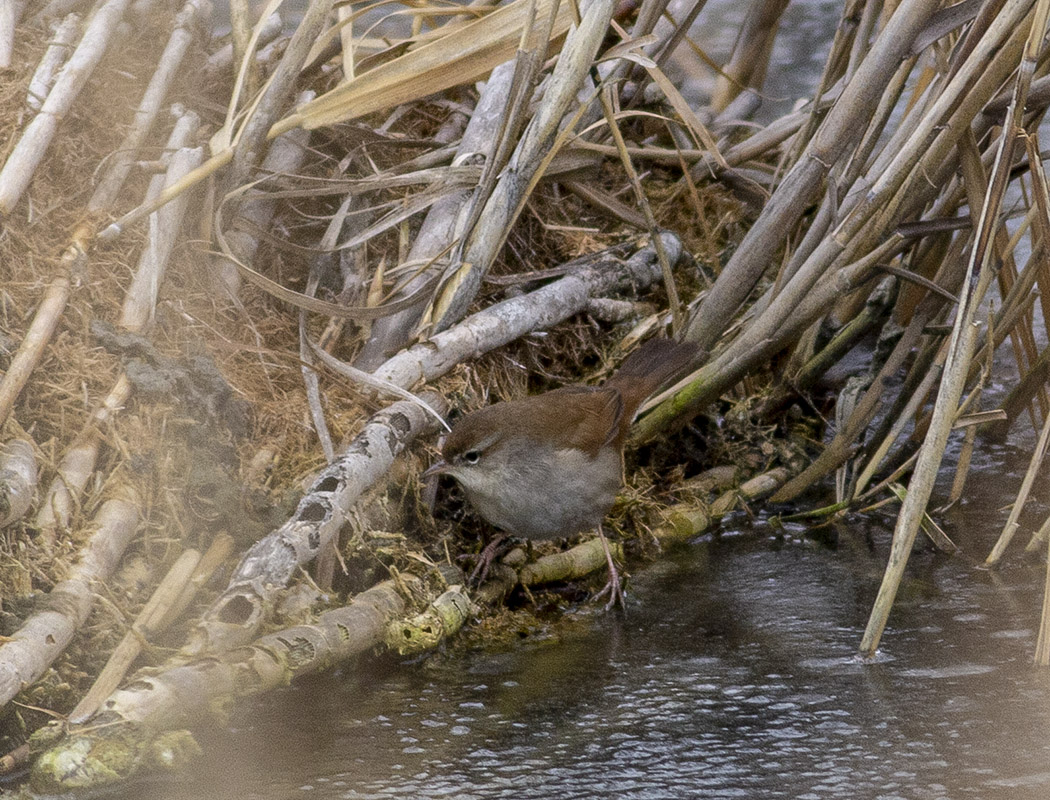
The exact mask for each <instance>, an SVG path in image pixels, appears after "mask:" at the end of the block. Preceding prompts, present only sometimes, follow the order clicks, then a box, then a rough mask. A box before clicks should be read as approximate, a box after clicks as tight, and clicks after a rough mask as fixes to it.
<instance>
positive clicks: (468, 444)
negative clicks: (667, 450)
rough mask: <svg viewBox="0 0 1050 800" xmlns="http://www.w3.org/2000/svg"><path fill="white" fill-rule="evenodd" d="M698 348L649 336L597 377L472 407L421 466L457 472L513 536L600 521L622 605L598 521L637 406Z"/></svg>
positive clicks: (619, 471)
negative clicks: (434, 457)
mask: <svg viewBox="0 0 1050 800" xmlns="http://www.w3.org/2000/svg"><path fill="white" fill-rule="evenodd" d="M695 353H696V347H695V346H694V345H693V344H691V343H681V342H676V341H673V340H671V339H662V338H661V339H651V340H649V341H648V342H646V343H645V344H644V345H642V347H641V348H639V349H638V350H637V351H636V352H634V353H633V354H631V356H629V357H628V358H627V360H626V361H624V363H623V366H621V367H620V370H619V372H617V373H616V374H615V375H613V377H612V378H610V379H609V380H608V381H606V382H605V383H604V384H603V385H601V386H567V387H564V388H562V389H555V390H554V391H550V392H546V393H544V394H539V395H532V396H530V397H525V398H522V399H520V400H510V401H508V402H504V403H496V404H495V405H491V406H488V407H486V408H482V409H479V410H478V411H474V412H472V413H470V414H467V415H466V416H464V417H463V418H462V419H460V420H459V421H458V422H457V423H456V425H455V426H454V427H453V428H452V431H451V433H449V435H448V437H447V438H446V439H445V443H444V447H443V448H442V453H441V454H442V459H443V460H441V461H439V462H437V463H436V464H434V465H433V466H432V467H431V468H430V469H428V470H427V471H426V472H425V473H424V475H425V476H429V475H451V476H452V477H453V478H455V479H456V480H457V481H459V483H460V485H461V486H462V487H463V491H464V493H465V494H466V496H467V499H468V500H469V501H470V502H471V504H472V505H473V506H474V507H475V508H476V509H477V510H478V513H480V514H481V516H482V517H484V518H485V519H486V520H488V521H489V522H491V523H492V524H493V525H495V526H496V527H498V528H502V529H503V530H504V531H505V532H506V533H507V534H509V535H511V536H516V537H521V538H524V539H541V540H542V539H557V538H561V537H567V536H572V535H573V534H576V533H580V532H581V531H585V530H591V529H597V531H598V536H599V537H600V538H601V542H602V546H603V547H604V549H605V556H606V558H607V559H608V562H609V584H608V585H607V586H606V587H605V589H604V590H603V591H602V593H601V594H604V593H605V591H609V592H611V595H612V596H611V597H610V598H609V604H608V605H607V606H606V608H609V607H611V606H612V605H613V604H614V603H616V602H617V601H618V602H620V604H621V605H623V602H624V597H623V589H622V588H621V585H620V578H619V574H618V573H617V571H616V565H615V564H614V563H613V559H612V554H611V553H610V552H609V544H608V542H607V541H606V539H605V535H604V533H602V529H601V522H602V520H603V519H604V518H605V515H606V513H608V511H609V509H610V508H612V504H613V501H614V500H615V499H616V495H617V493H618V492H619V491H620V486H621V485H622V484H623V447H624V443H625V442H626V440H627V431H628V429H629V428H630V425H631V421H632V420H633V419H634V415H635V413H636V412H637V411H638V408H639V407H640V406H641V405H642V403H643V402H644V401H645V399H646V398H647V397H649V395H651V394H652V393H653V392H654V391H656V389H658V388H660V386H661V385H663V384H664V383H666V382H667V381H668V380H669V379H670V378H672V377H673V376H675V375H676V374H677V373H679V372H681V371H682V370H683V369H684V368H685V367H686V366H687V365H688V364H689V362H690V361H691V360H692V359H693V357H694V354H695ZM501 538H502V537H501ZM497 541H498V540H497ZM491 548H492V545H490V546H489V548H486V551H487V552H488V554H489V558H491V552H493V551H492V550H491ZM483 557H484V556H483ZM600 596H601V595H599V597H600Z"/></svg>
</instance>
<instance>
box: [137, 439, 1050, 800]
mask: <svg viewBox="0 0 1050 800" xmlns="http://www.w3.org/2000/svg"><path fill="white" fill-rule="evenodd" d="M991 458H992V459H993V460H995V458H996V457H995V456H994V455H993V456H992V457H991ZM984 466H985V467H992V466H993V465H992V464H990V463H989V464H985V465H984ZM986 474H994V469H991V470H989V472H988V473H986ZM1010 483H1011V484H1012V485H1014V486H1016V483H1014V482H1013V481H1011V482H1010ZM981 484H983V486H977V487H975V492H977V491H982V490H988V489H994V490H996V491H998V490H1001V489H1002V488H1004V487H1002V486H999V487H995V486H994V482H992V481H989V480H988V479H987V478H985V479H984V480H983V481H982V482H981ZM996 505H997V503H995V502H990V501H989V498H987V497H983V496H981V495H978V494H974V493H971V501H970V503H969V505H968V506H967V507H964V508H963V509H961V510H960V511H958V512H955V513H954V516H953V518H954V525H953V526H952V527H951V529H950V533H951V534H952V535H954V536H955V537H956V538H957V540H959V543H960V544H962V545H964V548H965V550H966V552H969V553H973V554H974V559H973V560H970V559H968V558H967V557H965V556H962V557H960V556H956V557H952V558H948V557H945V556H942V555H938V554H936V553H933V552H932V551H930V550H925V549H923V550H920V551H919V552H917V553H916V555H915V557H914V558H913V562H912V567H911V568H910V571H909V577H908V580H907V583H906V585H905V586H904V587H903V588H902V591H901V596H900V599H899V600H898V604H897V606H896V609H895V611H894V614H893V616H892V618H891V630H890V631H889V632H888V633H887V636H886V637H885V639H884V642H883V654H882V656H881V657H880V659H879V660H878V661H877V662H876V663H861V662H859V661H857V660H856V659H855V658H854V656H853V654H854V651H855V649H856V647H857V644H858V642H859V640H860V635H861V632H862V630H863V626H864V624H865V622H866V619H867V614H868V612H869V610H870V604H871V601H872V599H873V597H874V593H875V591H876V589H877V587H878V581H879V578H880V577H881V572H882V569H883V566H884V564H885V557H886V547H887V544H888V538H889V523H888V522H887V521H886V520H878V521H874V522H873V521H870V520H869V521H867V522H865V521H853V522H852V523H850V524H846V525H842V526H840V527H838V528H836V529H833V530H830V531H825V532H824V534H825V535H824V536H823V539H822V540H821V541H817V540H814V539H813V538H809V537H806V536H802V535H801V533H802V531H801V530H793V531H788V532H786V533H782V534H780V535H777V534H776V533H775V531H774V529H773V528H772V527H771V526H769V525H766V524H763V523H761V522H760V523H756V524H755V525H753V526H750V527H749V528H746V529H740V532H739V533H737V534H734V535H730V536H725V537H723V538H722V539H720V540H717V541H708V542H699V543H696V544H694V545H692V546H690V547H688V548H686V549H684V550H682V551H681V552H679V553H677V554H676V555H675V556H673V557H672V558H670V559H668V560H666V561H664V562H662V563H660V564H659V565H657V566H654V567H651V568H649V569H647V570H646V571H645V572H644V573H643V574H641V575H639V576H637V577H636V580H635V587H634V600H635V603H634V605H633V607H632V608H631V609H630V613H629V614H628V615H627V617H626V619H623V620H621V619H617V618H616V617H614V616H612V615H609V616H606V615H596V614H591V613H589V612H588V613H582V614H580V615H579V616H578V617H577V618H575V619H573V620H571V621H570V622H569V624H567V625H563V626H559V627H558V628H557V633H554V632H552V633H551V635H550V636H549V637H546V638H542V637H541V638H540V639H539V640H536V639H530V640H527V641H525V642H524V643H523V644H522V646H520V647H518V648H515V649H514V650H513V651H511V652H504V653H497V654H492V653H473V654H467V655H462V656H456V657H450V658H446V659H444V660H441V663H430V664H428V665H414V666H409V667H407V668H395V665H394V664H393V663H389V664H386V665H384V666H381V667H379V668H377V669H376V670H375V673H377V674H372V675H368V676H357V677H351V676H348V675H343V676H335V675H332V676H326V677H323V678H320V679H317V680H314V681H312V682H309V683H308V684H304V685H302V686H298V687H295V688H292V689H289V690H288V691H286V692H283V693H281V694H280V695H279V696H278V697H276V698H268V699H267V700H265V701H263V702H262V703H261V704H260V705H259V706H257V707H255V708H254V709H252V710H251V712H250V713H245V714H243V715H241V716H240V717H239V720H238V722H237V723H236V724H237V725H239V726H240V727H237V728H235V730H233V731H232V732H229V731H222V732H215V733H213V734H211V735H209V736H207V737H206V738H205V739H204V741H203V743H204V744H205V746H206V748H207V750H208V754H207V756H206V758H205V760H204V762H203V763H202V764H201V766H200V767H199V769H198V770H196V771H195V773H194V775H192V776H190V777H189V778H187V779H185V780H184V781H179V782H176V783H166V784H162V785H159V786H158V785H156V784H152V785H149V786H138V787H134V788H132V789H131V790H129V791H130V794H131V795H135V796H148V797H156V798H179V799H180V800H181V798H191V797H192V798H200V797H207V798H215V800H219V798H261V799H265V800H277V798H299V797H302V798H318V799H319V800H320V798H325V800H327V799H328V798H438V797H454V798H605V797H613V796H616V797H625V798H647V799H651V800H657V799H658V798H682V797H704V798H757V797H762V798H765V797H785V798H822V797H861V798H920V799H922V798H958V797H980V798H1045V797H1047V796H1048V795H1050V739H1048V737H1047V732H1048V731H1050V676H1048V675H1046V674H1044V673H1042V672H1039V671H1036V670H1035V669H1034V668H1033V667H1032V666H1031V657H1032V652H1033V649H1034V643H1035V635H1036V631H1037V629H1038V613H1039V605H1040V602H1041V591H1042V580H1043V573H1042V567H1041V566H1039V565H1036V564H1025V563H1022V562H1021V561H1020V559H1015V560H1014V561H1013V563H1011V564H1008V565H1007V566H1006V567H1005V568H1003V569H1001V570H999V571H996V572H989V571H986V570H982V569H978V568H977V567H976V566H974V563H973V561H976V560H979V557H980V556H983V554H984V553H985V552H986V550H987V547H986V546H987V545H989V544H990V542H991V540H992V539H993V538H994V535H996V533H997V530H998V528H997V524H1001V516H1000V514H999V513H998V512H997V511H996V510H995V508H996ZM432 661H433V660H432Z"/></svg>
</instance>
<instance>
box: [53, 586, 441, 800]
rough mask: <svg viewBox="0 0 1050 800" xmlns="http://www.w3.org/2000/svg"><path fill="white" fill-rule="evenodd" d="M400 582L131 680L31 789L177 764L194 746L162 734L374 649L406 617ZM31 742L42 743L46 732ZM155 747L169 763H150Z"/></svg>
mask: <svg viewBox="0 0 1050 800" xmlns="http://www.w3.org/2000/svg"><path fill="white" fill-rule="evenodd" d="M399 585H400V586H401V587H405V588H408V589H409V590H410V591H412V592H413V593H417V592H420V591H421V590H422V589H421V581H420V580H419V579H418V578H416V577H414V576H412V575H401V576H400V577H399V578H398V580H397V581H394V580H388V581H384V582H383V583H380V584H378V585H376V586H374V587H372V588H371V589H368V590H367V591H364V592H361V593H360V594H359V595H357V596H356V597H354V599H353V600H352V601H351V602H350V603H349V604H348V605H346V606H343V607H341V608H335V609H332V610H330V611H326V612H324V613H323V614H321V615H320V616H319V617H318V619H317V621H316V622H314V623H313V624H310V625H297V626H295V627H292V628H287V629H284V630H280V631H276V632H274V633H271V634H268V635H267V636H263V637H261V638H259V639H257V640H255V641H254V642H251V643H250V644H248V645H246V646H244V647H239V648H237V649H236V650H233V651H231V652H228V653H225V654H223V655H221V656H218V657H214V658H205V659H201V660H199V661H193V662H191V663H188V664H182V665H179V666H175V667H172V668H170V669H166V670H163V671H161V672H158V673H156V674H153V675H142V676H139V677H138V678H136V679H135V680H134V681H133V682H132V683H131V684H130V685H128V686H127V687H126V688H124V689H120V690H118V691H116V692H114V693H113V695H112V696H111V697H110V698H109V699H108V700H107V701H106V702H105V703H104V704H103V706H102V709H101V711H100V712H99V713H98V714H96V715H95V716H94V717H93V718H92V719H91V720H90V721H89V722H88V724H87V725H85V726H83V727H81V728H77V729H74V731H73V732H72V734H71V735H70V736H69V737H68V738H67V739H65V740H63V741H62V742H60V743H59V744H57V745H56V746H54V747H52V748H51V749H50V750H48V751H47V752H46V753H44V754H43V755H42V756H41V757H40V759H39V760H38V761H37V762H36V764H35V765H34V767H33V772H32V783H33V786H34V788H36V789H37V790H38V791H42V792H44V791H46V792H58V791H71V790H75V789H83V788H87V787H89V786H94V787H97V786H101V785H105V784H107V783H113V782H115V781H118V780H122V779H125V778H127V777H130V776H131V775H133V774H135V773H136V772H138V771H140V770H142V769H146V768H165V769H169V770H170V769H172V768H175V767H177V766H181V764H182V763H183V762H184V761H185V759H186V757H187V756H190V755H192V753H193V752H194V748H195V744H194V743H193V742H192V740H191V739H190V740H188V737H189V734H188V733H185V732H183V733H182V734H181V735H180V734H178V733H174V734H168V735H164V733H163V732H164V731H172V730H173V729H176V728H185V727H190V726H194V725H199V724H201V723H202V722H203V721H205V720H207V719H209V718H213V717H214V715H215V714H216V713H218V712H219V710H220V709H221V708H222V707H223V706H224V705H225V704H226V703H228V702H230V701H231V700H233V699H235V698H238V697H246V696H250V695H254V694H258V693H260V692H264V691H268V690H271V689H277V688H280V687H282V686H286V685H287V684H288V682H289V681H290V680H291V679H293V678H295V677H298V676H300V675H306V674H309V673H313V672H318V671H320V670H322V669H326V668H329V667H332V666H334V665H336V664H340V663H344V662H346V661H349V660H350V659H352V658H354V657H356V656H360V655H362V654H364V653H366V652H368V651H369V650H371V649H372V648H373V647H375V646H376V645H379V644H382V643H383V641H384V637H385V635H386V631H387V627H388V626H389V625H390V623H391V622H392V621H393V620H394V619H395V618H396V617H398V616H399V615H401V614H403V613H404V612H405V610H406V600H405V598H404V597H403V596H402V595H401V593H400V592H399V590H398V588H399ZM172 736H175V737H176V738H174V739H172V738H171V737H172ZM40 739H42V740H45V741H46V739H47V734H42V735H41V736H40ZM172 747H174V750H171V749H169V748H172ZM158 748H159V749H160V751H161V754H166V755H169V756H171V757H170V758H169V759H163V758H158V757H157V751H158Z"/></svg>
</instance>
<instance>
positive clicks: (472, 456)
mask: <svg viewBox="0 0 1050 800" xmlns="http://www.w3.org/2000/svg"><path fill="white" fill-rule="evenodd" d="M480 458H481V453H480V452H478V451H477V450H468V451H467V452H465V453H464V454H463V460H464V461H466V462H467V463H468V464H477V463H478V460H479V459H480Z"/></svg>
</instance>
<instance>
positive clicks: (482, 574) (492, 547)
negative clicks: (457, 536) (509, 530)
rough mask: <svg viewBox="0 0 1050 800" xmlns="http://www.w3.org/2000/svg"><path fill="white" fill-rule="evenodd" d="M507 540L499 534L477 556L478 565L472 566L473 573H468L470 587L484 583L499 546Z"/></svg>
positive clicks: (504, 535)
mask: <svg viewBox="0 0 1050 800" xmlns="http://www.w3.org/2000/svg"><path fill="white" fill-rule="evenodd" d="M506 540H507V535H506V534H504V533H501V534H500V535H499V536H497V537H496V538H495V539H493V540H492V541H491V542H489V543H488V544H487V545H485V549H484V550H482V551H481V553H479V554H478V563H477V564H476V565H475V566H474V571H473V572H471V573H470V577H469V578H468V579H467V582H468V583H469V584H470V585H471V586H481V584H483V583H484V582H485V578H487V577H488V574H489V567H491V566H492V562H493V561H495V560H496V554H497V553H498V552H499V548H500V545H502V544H503V543H504V542H505V541H506Z"/></svg>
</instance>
